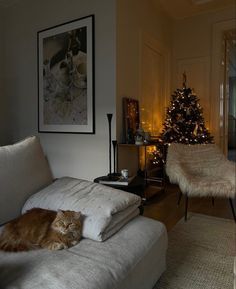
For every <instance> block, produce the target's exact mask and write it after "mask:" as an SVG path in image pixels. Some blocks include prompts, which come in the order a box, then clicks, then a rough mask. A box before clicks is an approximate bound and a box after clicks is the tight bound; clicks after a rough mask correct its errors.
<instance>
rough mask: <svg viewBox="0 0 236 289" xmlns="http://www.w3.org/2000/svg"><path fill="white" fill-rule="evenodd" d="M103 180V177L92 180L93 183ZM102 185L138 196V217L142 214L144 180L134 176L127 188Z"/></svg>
mask: <svg viewBox="0 0 236 289" xmlns="http://www.w3.org/2000/svg"><path fill="white" fill-rule="evenodd" d="M104 178H105V176H103V177H98V178H96V179H94V180H93V181H94V182H95V183H99V181H100V180H102V179H104ZM103 185H104V186H108V187H111V188H114V189H118V190H122V191H125V192H129V193H132V194H136V195H138V196H140V197H141V198H142V204H141V206H140V207H139V210H140V215H142V214H143V210H144V209H143V202H144V201H145V180H144V178H142V177H139V176H136V177H135V178H134V179H133V180H132V181H131V182H130V183H129V184H128V185H127V186H123V185H114V184H103Z"/></svg>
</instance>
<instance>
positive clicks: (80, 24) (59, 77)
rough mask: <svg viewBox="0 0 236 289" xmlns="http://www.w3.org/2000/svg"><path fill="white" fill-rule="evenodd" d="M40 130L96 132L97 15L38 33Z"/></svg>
mask: <svg viewBox="0 0 236 289" xmlns="http://www.w3.org/2000/svg"><path fill="white" fill-rule="evenodd" d="M38 130H39V132H50V133H52V132H55V133H86V134H94V133H95V108H94V15H90V16H87V17H83V18H80V19H77V20H74V21H71V22H67V23H64V24H62V25H57V26H54V27H51V28H48V29H44V30H41V31H39V32H38Z"/></svg>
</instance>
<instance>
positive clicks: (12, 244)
mask: <svg viewBox="0 0 236 289" xmlns="http://www.w3.org/2000/svg"><path fill="white" fill-rule="evenodd" d="M0 250H1V251H6V252H22V251H29V250H32V248H31V246H29V245H28V244H25V243H23V242H21V241H14V240H4V239H0Z"/></svg>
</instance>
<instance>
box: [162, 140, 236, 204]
mask: <svg viewBox="0 0 236 289" xmlns="http://www.w3.org/2000/svg"><path fill="white" fill-rule="evenodd" d="M166 174H167V175H168V177H169V179H170V182H171V183H175V184H178V185H179V187H180V190H181V192H182V193H183V194H187V195H188V196H189V197H195V196H198V197H206V196H210V197H226V198H231V199H233V198H234V197H235V195H236V187H235V178H236V163H235V162H231V161H229V160H227V159H226V157H225V156H224V154H223V153H222V152H221V151H220V150H219V149H218V147H217V146H216V145H214V144H204V145H184V144H178V143H172V144H171V145H170V146H169V147H168V152H167V162H166Z"/></svg>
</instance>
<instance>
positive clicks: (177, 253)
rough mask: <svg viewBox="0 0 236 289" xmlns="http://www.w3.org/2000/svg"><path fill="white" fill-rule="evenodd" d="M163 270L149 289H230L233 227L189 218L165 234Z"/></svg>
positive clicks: (195, 216) (228, 222) (210, 219)
mask: <svg viewBox="0 0 236 289" xmlns="http://www.w3.org/2000/svg"><path fill="white" fill-rule="evenodd" d="M168 236H169V245H168V251H167V269H166V271H165V273H164V274H163V275H162V277H161V278H160V280H159V281H158V282H157V284H156V285H155V287H154V288H153V289H232V288H233V283H234V277H233V276H234V273H233V263H234V256H235V223H234V221H231V220H228V219H221V218H216V217H211V216H206V215H200V214H193V213H191V214H189V219H188V221H187V222H185V221H184V220H183V219H181V220H180V221H179V222H178V223H177V224H176V226H175V227H174V228H173V229H172V230H171V231H170V232H169V234H168Z"/></svg>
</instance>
